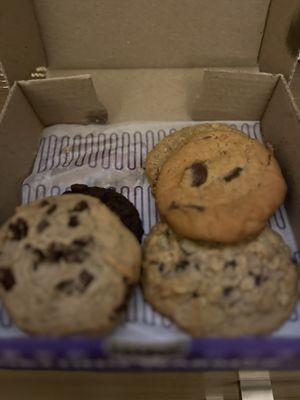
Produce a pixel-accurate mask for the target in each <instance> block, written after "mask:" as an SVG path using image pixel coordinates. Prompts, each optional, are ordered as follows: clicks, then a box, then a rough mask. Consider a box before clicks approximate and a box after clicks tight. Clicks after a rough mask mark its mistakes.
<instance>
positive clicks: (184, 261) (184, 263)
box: [175, 260, 189, 272]
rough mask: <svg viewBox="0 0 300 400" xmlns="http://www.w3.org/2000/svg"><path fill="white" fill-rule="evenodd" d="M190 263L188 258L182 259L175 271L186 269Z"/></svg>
mask: <svg viewBox="0 0 300 400" xmlns="http://www.w3.org/2000/svg"><path fill="white" fill-rule="evenodd" d="M188 265H189V262H188V261H186V260H181V261H179V262H178V263H177V264H176V265H175V271H177V272H178V271H184V270H185V269H186V267H187V266H188Z"/></svg>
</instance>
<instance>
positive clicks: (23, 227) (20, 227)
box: [9, 218, 28, 240]
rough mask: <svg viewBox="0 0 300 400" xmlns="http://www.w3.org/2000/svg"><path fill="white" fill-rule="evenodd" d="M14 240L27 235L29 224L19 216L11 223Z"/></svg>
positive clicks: (10, 227)
mask: <svg viewBox="0 0 300 400" xmlns="http://www.w3.org/2000/svg"><path fill="white" fill-rule="evenodd" d="M9 229H10V231H11V234H12V236H11V239H12V240H21V239H24V238H25V237H26V236H27V233H28V225H27V222H26V221H25V220H24V219H23V218H18V219H17V220H16V221H15V222H13V223H11V224H9Z"/></svg>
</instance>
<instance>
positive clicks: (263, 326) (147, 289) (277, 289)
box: [142, 223, 297, 337]
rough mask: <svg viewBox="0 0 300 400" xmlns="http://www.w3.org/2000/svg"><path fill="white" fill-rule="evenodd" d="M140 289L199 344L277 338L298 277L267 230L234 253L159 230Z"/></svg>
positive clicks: (148, 247)
mask: <svg viewBox="0 0 300 400" xmlns="http://www.w3.org/2000/svg"><path fill="white" fill-rule="evenodd" d="M143 255H144V257H143V265H142V287H143V292H144V295H145V297H146V299H147V300H148V302H149V303H150V304H151V305H152V306H153V307H154V308H155V309H156V310H157V311H159V312H160V313H162V314H164V315H165V316H167V317H169V318H170V319H171V320H173V321H174V322H175V323H176V324H177V325H178V326H179V327H181V328H182V329H184V330H186V331H187V332H189V333H190V334H192V335H193V336H198V337H235V336H241V335H259V334H265V333H270V332H272V331H274V330H276V329H277V328H278V327H279V326H280V325H281V324H282V323H283V322H284V321H285V320H287V319H288V317H289V316H290V314H291V312H292V311H293V309H294V306H295V303H296V301H297V272H296V266H295V265H294V264H293V262H292V261H291V253H290V250H289V248H288V247H287V246H286V244H285V243H284V242H283V240H282V239H281V237H280V236H279V235H278V234H277V233H275V232H273V231H272V230H271V229H269V228H265V229H264V230H263V231H262V232H261V233H260V234H259V235H258V236H257V237H256V238H253V239H251V240H248V241H244V242H241V243H239V244H237V245H220V244H218V245H213V244H209V243H206V242H200V241H193V240H190V239H186V238H183V237H180V236H179V235H177V234H175V233H174V232H173V231H172V230H171V229H170V228H169V227H168V225H167V224H165V223H160V224H158V225H156V226H155V227H154V228H153V229H152V231H151V232H150V234H149V236H148V237H147V239H146V240H145V243H144V250H143Z"/></svg>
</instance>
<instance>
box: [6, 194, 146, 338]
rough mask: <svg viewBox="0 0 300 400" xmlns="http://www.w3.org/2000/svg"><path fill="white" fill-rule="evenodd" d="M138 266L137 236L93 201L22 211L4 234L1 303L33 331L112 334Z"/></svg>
mask: <svg viewBox="0 0 300 400" xmlns="http://www.w3.org/2000/svg"><path fill="white" fill-rule="evenodd" d="M140 264H141V248H140V245H139V243H138V241H137V239H136V238H135V236H134V235H133V234H132V233H131V232H130V231H129V230H128V229H127V228H126V227H125V226H124V225H123V224H122V223H121V221H120V219H119V218H118V217H117V216H116V215H115V214H114V213H113V212H112V211H110V210H109V209H108V208H107V207H106V206H105V205H104V204H102V203H100V202H99V200H97V199H95V198H92V197H90V196H84V195H80V194H76V195H69V196H55V197H48V198H45V199H43V200H40V201H37V202H35V203H31V204H29V205H26V206H22V207H19V208H18V209H17V211H16V214H15V215H14V216H13V217H12V218H10V219H9V220H8V221H7V223H6V224H4V225H3V227H2V228H1V230H0V296H1V299H2V300H3V301H4V304H5V306H6V308H7V310H8V312H9V314H10V315H11V317H12V318H13V320H14V322H15V323H16V325H18V326H19V327H20V328H21V329H24V330H25V331H28V332H31V333H35V334H49V335H63V334H71V333H72V334H73V333H74V334H75V333H95V334H100V333H104V332H106V331H109V330H110V329H111V328H113V327H114V326H115V325H116V323H117V322H119V321H120V319H121V315H122V313H121V311H122V309H123V308H124V306H126V300H127V298H128V294H129V293H130V289H131V287H132V285H134V284H135V283H136V282H137V281H138V279H139V272H140Z"/></svg>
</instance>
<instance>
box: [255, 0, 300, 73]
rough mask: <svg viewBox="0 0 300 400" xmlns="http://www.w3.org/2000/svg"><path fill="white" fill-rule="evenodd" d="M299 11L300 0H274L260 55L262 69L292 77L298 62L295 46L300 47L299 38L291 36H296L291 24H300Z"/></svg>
mask: <svg viewBox="0 0 300 400" xmlns="http://www.w3.org/2000/svg"><path fill="white" fill-rule="evenodd" d="M299 12H300V1H299V0H288V1H283V0H272V2H271V5H270V10H269V14H268V18H267V24H266V28H265V33H264V37H263V40H262V45H261V51H260V55H259V67H260V70H261V71H266V72H271V73H282V74H284V75H285V77H286V79H287V80H289V79H290V78H291V76H292V73H293V72H294V67H295V63H296V62H297V55H295V53H294V51H295V50H294V46H297V45H298V47H300V43H299V39H298V38H297V37H295V38H293V37H291V35H292V36H294V33H293V31H292V29H291V26H292V24H300V18H299V15H298V13H299ZM297 16H298V18H297ZM297 40H298V43H294V42H295V41H297ZM291 47H292V48H291Z"/></svg>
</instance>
